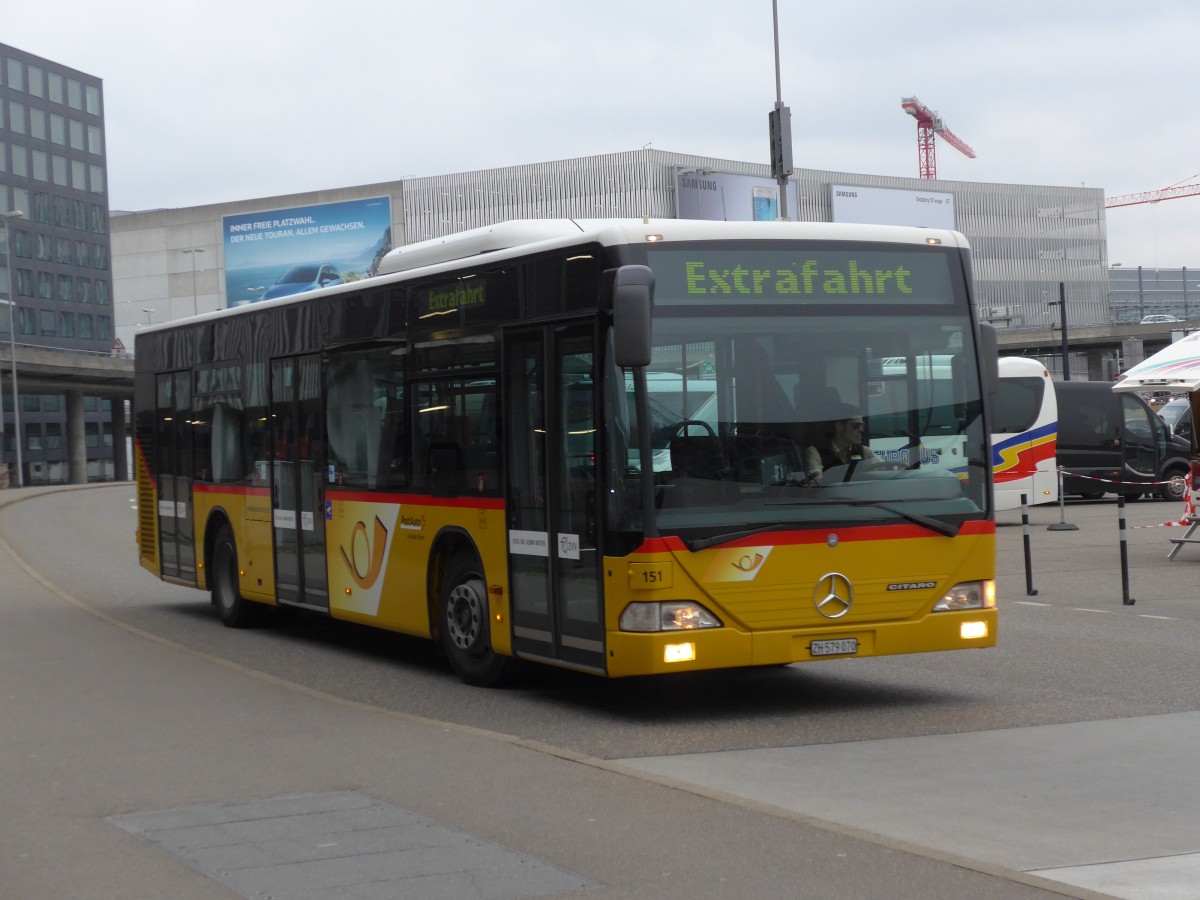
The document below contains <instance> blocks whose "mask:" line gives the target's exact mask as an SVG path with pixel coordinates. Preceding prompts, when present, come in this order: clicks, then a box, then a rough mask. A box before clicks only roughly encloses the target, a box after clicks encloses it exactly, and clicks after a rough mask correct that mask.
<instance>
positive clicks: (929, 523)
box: [771, 500, 962, 537]
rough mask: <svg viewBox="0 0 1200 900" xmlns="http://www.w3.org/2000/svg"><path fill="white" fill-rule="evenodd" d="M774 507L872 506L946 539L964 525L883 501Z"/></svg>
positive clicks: (813, 502) (814, 502) (805, 502)
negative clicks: (954, 523)
mask: <svg viewBox="0 0 1200 900" xmlns="http://www.w3.org/2000/svg"><path fill="white" fill-rule="evenodd" d="M771 505H772V506H870V507H872V508H874V509H882V510H886V511H887V512H890V513H894V514H895V515H897V516H899V517H900V518H902V519H906V520H908V521H909V522H912V523H913V524H914V525H921V526H923V527H925V528H928V529H929V530H930V531H936V532H937V533H938V534H940V535H944V536H945V537H956V536H957V535H958V532H959V530H960V529H961V528H962V525H951V524H950V523H949V522H944V521H942V520H941V519H935V518H933V517H932V516H923V515H921V514H920V513H915V512H910V511H909V510H907V509H904V508H903V507H900V506H893V505H892V504H890V503H884V502H883V501H882V500H796V501H789V502H788V503H773V504H771Z"/></svg>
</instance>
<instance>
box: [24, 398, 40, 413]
mask: <svg viewBox="0 0 1200 900" xmlns="http://www.w3.org/2000/svg"><path fill="white" fill-rule="evenodd" d="M21 409H23V410H24V411H25V412H27V413H35V412H41V411H42V395H41V394H22V395H21Z"/></svg>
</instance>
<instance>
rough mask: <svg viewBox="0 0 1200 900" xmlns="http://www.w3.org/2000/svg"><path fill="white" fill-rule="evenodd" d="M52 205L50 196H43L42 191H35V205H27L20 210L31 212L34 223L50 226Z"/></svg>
mask: <svg viewBox="0 0 1200 900" xmlns="http://www.w3.org/2000/svg"><path fill="white" fill-rule="evenodd" d="M51 208H52V207H51V203H50V195H49V194H43V193H42V192H41V191H35V192H34V194H33V204H32V205H31V204H29V203H26V204H25V206H23V207H18V209H28V210H31V212H32V215H33V221H35V222H38V223H39V224H42V225H49V224H50V221H51Z"/></svg>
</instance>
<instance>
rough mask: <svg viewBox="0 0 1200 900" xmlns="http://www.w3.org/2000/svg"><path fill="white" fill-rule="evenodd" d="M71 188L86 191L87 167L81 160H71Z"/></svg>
mask: <svg viewBox="0 0 1200 900" xmlns="http://www.w3.org/2000/svg"><path fill="white" fill-rule="evenodd" d="M71 187H73V188H74V189H75V190H77V191H86V190H87V166H85V165H84V164H83V162H82V161H81V160H78V159H73V160H71Z"/></svg>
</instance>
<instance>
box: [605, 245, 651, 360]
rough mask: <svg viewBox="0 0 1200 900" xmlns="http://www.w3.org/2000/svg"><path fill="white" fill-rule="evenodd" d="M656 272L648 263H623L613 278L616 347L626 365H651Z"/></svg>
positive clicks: (618, 357) (619, 356) (616, 355)
mask: <svg viewBox="0 0 1200 900" xmlns="http://www.w3.org/2000/svg"><path fill="white" fill-rule="evenodd" d="M653 307H654V273H653V272H651V271H650V269H649V267H648V266H621V268H619V269H617V275H616V278H615V279H614V281H613V351H614V356H615V357H616V360H615V361H616V364H617V365H618V366H621V367H622V368H625V369H636V368H641V367H642V366H648V365H650V343H651V339H650V320H651V313H652V310H653Z"/></svg>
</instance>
